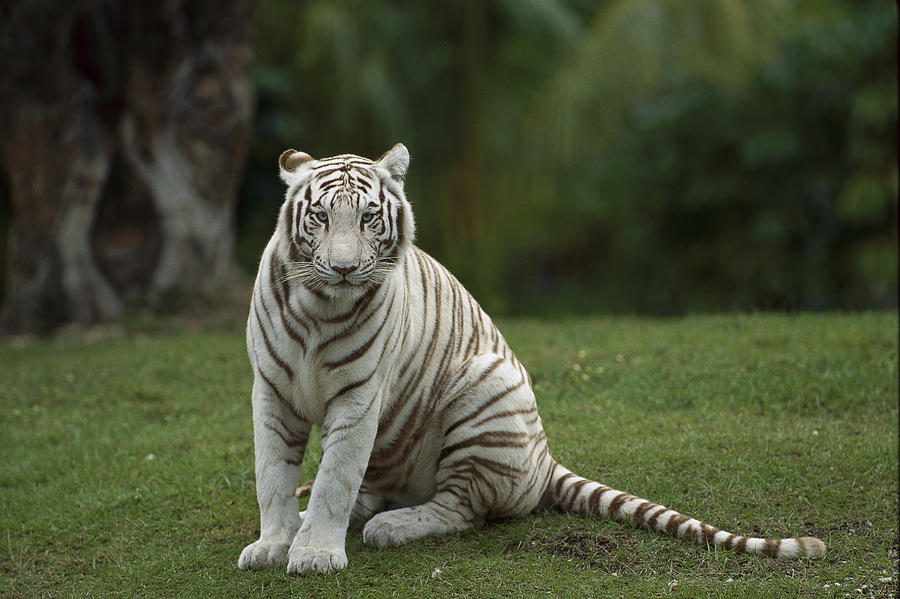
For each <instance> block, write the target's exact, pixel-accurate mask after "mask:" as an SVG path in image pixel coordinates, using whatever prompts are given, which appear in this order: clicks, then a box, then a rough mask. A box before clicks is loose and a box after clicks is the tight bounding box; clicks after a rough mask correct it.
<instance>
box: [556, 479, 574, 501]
mask: <svg viewBox="0 0 900 599" xmlns="http://www.w3.org/2000/svg"><path fill="white" fill-rule="evenodd" d="M577 476H578V475H577V474H575V473H574V472H567V473H565V474H563V475H562V476H560V477H559V480H557V481H556V500H557V501H559V500H560V499H562V497H561V493H562V488H563V485H564V484H566V481H567V480H568V479H570V478H575V477H577Z"/></svg>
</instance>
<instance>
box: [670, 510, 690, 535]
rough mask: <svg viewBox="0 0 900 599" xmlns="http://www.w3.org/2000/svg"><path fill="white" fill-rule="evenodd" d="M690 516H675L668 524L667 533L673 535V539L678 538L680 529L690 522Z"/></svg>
mask: <svg viewBox="0 0 900 599" xmlns="http://www.w3.org/2000/svg"><path fill="white" fill-rule="evenodd" d="M690 519H691V518H690V517H689V516H685V515H684V514H675V515H674V516H672V517H671V518H669V521H668V522H667V523H666V531H667V532H668V533H669V534H670V535H672V536H673V537H677V536H678V527H679V526H681V525H682V524H684V523H685V522H687V521H688V520H690Z"/></svg>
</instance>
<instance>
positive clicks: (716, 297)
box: [0, 0, 898, 315]
mask: <svg viewBox="0 0 900 599" xmlns="http://www.w3.org/2000/svg"><path fill="white" fill-rule="evenodd" d="M897 21H898V20H897V8H896V5H895V3H893V2H887V1H885V0H868V1H866V0H815V1H812V2H801V1H799V0H681V1H679V2H666V1H662V0H604V1H595V0H460V1H457V2H442V1H437V0H419V1H416V2H412V1H403V2H392V3H382V2H371V1H370V0H368V1H364V0H306V1H294V0H263V1H261V2H259V4H258V6H257V8H256V11H255V13H254V21H253V24H252V45H253V52H254V62H253V67H252V81H253V84H254V87H255V91H256V106H255V122H254V128H253V136H252V139H251V142H250V147H249V154H248V160H247V164H246V170H245V173H244V178H243V183H242V184H241V188H240V192H239V201H238V203H237V208H236V210H237V214H236V220H235V222H236V230H235V233H236V236H237V239H236V244H235V259H236V262H237V263H238V264H239V265H240V267H241V268H242V269H243V270H244V271H245V272H246V273H247V274H248V275H249V276H252V275H253V274H254V272H255V268H256V263H257V260H258V258H259V255H260V253H261V251H262V248H263V247H264V245H265V243H266V241H267V239H268V236H269V235H270V234H271V231H272V229H273V227H274V223H275V216H276V213H277V209H278V206H279V205H280V203H281V202H282V200H283V197H284V190H283V188H282V184H281V182H280V181H279V180H278V178H277V173H276V168H275V164H276V159H277V157H278V155H279V154H280V153H281V151H282V150H284V149H286V148H291V147H292V148H297V149H301V150H304V151H306V152H309V153H311V154H312V155H313V156H328V155H332V154H335V153H344V152H351V153H356V154H361V155H365V156H369V157H373V158H374V157H377V156H379V155H380V154H381V153H382V152H383V151H385V150H386V149H387V148H389V147H390V146H391V145H392V144H393V143H395V142H398V141H401V142H403V143H404V144H406V146H407V147H408V148H409V150H410V152H411V154H412V165H411V168H410V172H409V175H408V177H407V195H408V197H409V199H410V201H411V202H412V203H413V207H414V209H415V213H416V216H417V224H418V235H417V237H418V245H419V246H420V247H422V248H423V249H425V250H426V251H428V252H429V253H431V254H432V255H434V256H435V257H436V258H438V259H439V260H440V261H442V262H443V263H444V264H445V265H446V266H447V267H448V268H449V269H450V270H451V271H452V272H454V273H455V274H456V275H457V276H458V278H460V279H461V280H462V282H463V283H464V284H465V285H466V286H467V287H468V288H469V289H470V290H471V291H472V292H473V294H474V295H475V296H476V298H477V299H478V300H479V301H480V302H481V303H482V305H483V306H484V307H485V308H486V309H487V310H488V311H489V312H491V313H494V314H540V315H560V314H568V313H574V312H576V311H579V312H580V311H587V312H609V313H646V314H656V315H668V314H680V313H685V312H706V311H723V310H754V309H763V310H770V309H771V310H844V309H866V308H892V307H896V306H897V289H898V279H897V261H898V260H897V258H898V252H897V196H898V170H897V160H898V156H897V146H898V139H897V137H898V122H897V112H898V108H897V104H898V100H897V43H898V42H897V29H898V25H897ZM9 217H10V210H9V208H8V207H6V206H2V202H0V222H3V221H8V220H9ZM2 229H3V227H0V230H2ZM0 235H2V233H0ZM0 241H3V240H2V239H0Z"/></svg>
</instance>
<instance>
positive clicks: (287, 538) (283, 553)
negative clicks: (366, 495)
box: [238, 373, 310, 570]
mask: <svg viewBox="0 0 900 599" xmlns="http://www.w3.org/2000/svg"><path fill="white" fill-rule="evenodd" d="M309 431H310V423H309V422H307V421H306V420H303V419H302V418H301V417H300V416H298V415H297V414H296V412H294V410H293V408H292V407H291V406H290V404H288V403H287V401H286V400H285V399H284V398H283V397H281V396H280V395H279V394H278V393H277V392H276V391H275V389H274V388H273V387H271V385H269V384H268V383H267V382H266V380H265V379H264V378H263V377H262V376H261V375H260V374H259V373H257V375H256V379H255V381H254V383H253V445H254V450H255V454H256V499H257V502H258V503H259V523H260V526H259V540H258V541H256V542H254V543H251V544H250V545H248V546H247V547H245V548H244V550H243V551H242V552H241V556H240V558H239V559H238V567H239V568H241V569H242V570H259V569H262V568H268V567H271V566H283V565H284V564H285V563H286V562H287V555H288V548H289V547H290V545H291V542H292V541H293V539H294V535H295V534H296V533H297V529H299V528H300V515H299V514H298V513H297V499H296V498H295V497H294V490H295V489H296V487H297V481H298V480H299V478H300V464H301V462H302V461H303V454H304V452H305V451H306V443H307V440H308V439H309Z"/></svg>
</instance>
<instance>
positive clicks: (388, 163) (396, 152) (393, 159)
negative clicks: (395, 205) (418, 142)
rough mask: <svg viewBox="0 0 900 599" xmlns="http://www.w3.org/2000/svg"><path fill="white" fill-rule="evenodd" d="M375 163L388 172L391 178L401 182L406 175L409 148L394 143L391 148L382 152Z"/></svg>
mask: <svg viewBox="0 0 900 599" xmlns="http://www.w3.org/2000/svg"><path fill="white" fill-rule="evenodd" d="M375 164H376V166H380V167H381V168H383V169H385V170H386V171H387V172H389V173H390V174H391V178H392V179H394V180H395V181H399V182H400V183H402V182H403V178H404V177H405V176H406V169H407V168H409V150H407V149H406V146H404V145H403V144H395V145H394V147H393V148H391V149H390V150H388V151H387V152H385V153H384V154H382V156H381V158H379V159H378V160H376V161H375Z"/></svg>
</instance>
